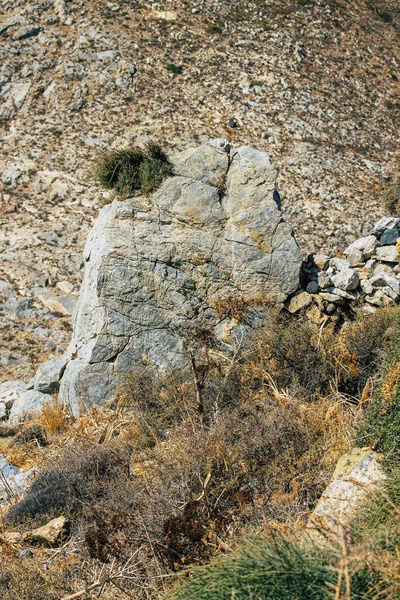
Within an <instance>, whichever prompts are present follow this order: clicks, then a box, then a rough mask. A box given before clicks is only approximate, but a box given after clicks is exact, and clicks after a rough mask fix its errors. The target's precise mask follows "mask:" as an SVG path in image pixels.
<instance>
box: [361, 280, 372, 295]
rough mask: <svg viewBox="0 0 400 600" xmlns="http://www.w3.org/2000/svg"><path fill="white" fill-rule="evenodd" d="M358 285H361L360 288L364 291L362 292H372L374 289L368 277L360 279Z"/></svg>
mask: <svg viewBox="0 0 400 600" xmlns="http://www.w3.org/2000/svg"><path fill="white" fill-rule="evenodd" d="M360 287H361V290H362V291H363V292H364V294H372V292H373V291H374V288H373V287H372V285H371V282H370V281H369V279H365V280H363V281H361V282H360Z"/></svg>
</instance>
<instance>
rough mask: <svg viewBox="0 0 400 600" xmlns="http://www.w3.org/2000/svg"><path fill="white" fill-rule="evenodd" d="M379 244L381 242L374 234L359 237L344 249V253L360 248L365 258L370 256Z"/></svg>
mask: <svg viewBox="0 0 400 600" xmlns="http://www.w3.org/2000/svg"><path fill="white" fill-rule="evenodd" d="M378 245H379V242H378V240H377V238H376V237H375V236H374V235H368V236H366V237H362V238H359V239H358V240H356V241H355V242H353V243H352V244H350V246H349V247H348V248H346V250H345V251H344V254H346V255H348V254H350V253H351V251H352V250H360V252H361V253H362V256H363V258H369V257H370V256H371V255H372V254H373V252H374V250H375V248H376V247H377V246H378Z"/></svg>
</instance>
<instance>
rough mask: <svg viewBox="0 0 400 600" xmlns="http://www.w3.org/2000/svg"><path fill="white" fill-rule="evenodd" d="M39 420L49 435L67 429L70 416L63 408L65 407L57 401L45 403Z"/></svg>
mask: <svg viewBox="0 0 400 600" xmlns="http://www.w3.org/2000/svg"><path fill="white" fill-rule="evenodd" d="M39 422H40V423H41V424H42V425H43V427H44V428H45V430H46V431H47V433H48V434H50V435H56V434H60V433H63V432H64V431H66V430H67V428H68V425H69V422H70V416H69V415H68V413H67V412H66V410H65V407H64V406H63V405H62V404H60V403H59V402H54V403H53V404H47V405H46V406H45V407H44V409H43V411H42V413H41V415H40V417H39Z"/></svg>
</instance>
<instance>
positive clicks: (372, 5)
mask: <svg viewBox="0 0 400 600" xmlns="http://www.w3.org/2000/svg"><path fill="white" fill-rule="evenodd" d="M366 5H367V7H368V8H369V9H370V10H372V12H374V13H375V14H376V15H377V16H378V17H379V18H380V19H382V21H384V22H385V23H392V22H393V15H392V13H390V12H389V11H387V10H386V9H385V7H384V6H383V4H382V3H381V2H380V1H379V0H366Z"/></svg>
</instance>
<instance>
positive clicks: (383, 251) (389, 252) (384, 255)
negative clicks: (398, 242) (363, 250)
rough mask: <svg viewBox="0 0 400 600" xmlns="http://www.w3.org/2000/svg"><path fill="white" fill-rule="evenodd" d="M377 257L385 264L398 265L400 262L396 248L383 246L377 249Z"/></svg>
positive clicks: (399, 255)
mask: <svg viewBox="0 0 400 600" xmlns="http://www.w3.org/2000/svg"><path fill="white" fill-rule="evenodd" d="M376 257H377V259H378V260H383V261H384V262H392V263H396V262H397V263H398V262H399V261H400V254H399V252H398V251H397V249H396V246H382V247H380V248H377V249H376Z"/></svg>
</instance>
